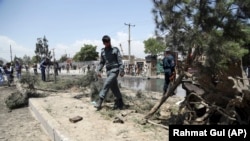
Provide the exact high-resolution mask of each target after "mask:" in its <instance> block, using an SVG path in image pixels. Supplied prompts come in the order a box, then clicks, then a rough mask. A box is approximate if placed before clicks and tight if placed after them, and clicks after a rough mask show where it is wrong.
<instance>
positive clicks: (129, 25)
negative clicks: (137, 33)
mask: <svg viewBox="0 0 250 141" xmlns="http://www.w3.org/2000/svg"><path fill="white" fill-rule="evenodd" d="M124 24H125V25H127V26H128V57H129V64H131V57H130V55H131V54H130V42H131V40H130V27H131V26H134V27H135V25H131V24H127V23H124Z"/></svg>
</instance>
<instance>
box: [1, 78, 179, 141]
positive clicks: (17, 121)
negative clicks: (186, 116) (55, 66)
mask: <svg viewBox="0 0 250 141" xmlns="http://www.w3.org/2000/svg"><path fill="white" fill-rule="evenodd" d="M47 83H48V82H47ZM15 90H16V88H15V86H11V87H7V86H0V141H50V139H49V137H48V136H47V134H46V133H45V132H44V131H43V130H42V128H41V125H40V123H39V122H38V121H37V120H36V119H35V118H34V117H33V115H31V113H30V111H29V108H28V107H24V108H19V109H15V110H12V111H11V112H10V111H9V110H8V109H7V108H6V105H5V103H4V99H5V98H6V97H7V96H8V95H10V94H11V92H14V91H15ZM121 92H122V94H126V95H130V96H132V97H135V95H136V93H137V91H135V90H130V89H127V88H121ZM87 93H89V90H86V91H84V92H83V97H81V98H77V99H76V98H74V96H76V95H79V94H82V90H81V91H80V90H79V89H78V88H72V89H69V90H67V91H65V93H62V92H60V93H51V95H50V96H48V97H45V98H39V99H38V98H37V99H38V100H40V103H41V105H42V106H43V108H44V109H45V110H47V112H48V113H49V114H50V115H51V116H52V117H53V118H54V119H56V121H58V123H59V124H60V125H62V127H63V128H64V129H67V131H68V132H69V133H70V134H71V135H72V136H73V137H75V138H76V139H78V140H83V139H84V140H96V141H116V140H120V141H134V140H138V141H151V140H154V141H163V140H164V141H168V130H167V129H165V128H162V127H160V126H155V125H152V124H150V123H145V122H144V121H143V116H144V114H142V113H140V112H138V109H137V108H135V107H136V106H137V104H138V105H141V104H143V102H144V101H143V100H141V102H142V103H136V102H135V101H134V99H130V100H128V99H127V100H126V101H125V104H126V105H128V107H127V108H125V109H124V110H117V111H113V110H110V109H111V107H112V104H113V103H112V102H111V103H108V102H106V103H104V108H103V109H102V110H101V111H96V109H95V108H94V107H93V104H92V101H91V100H90V97H89V96H84V94H87ZM142 93H143V94H145V95H147V96H148V98H149V99H150V101H151V102H152V103H156V102H158V100H159V99H160V97H161V94H160V93H156V92H142ZM181 100H182V98H180V97H178V96H172V97H170V98H169V99H168V100H167V102H165V104H164V105H163V106H162V108H161V111H160V112H159V114H161V116H162V117H163V118H166V117H169V116H170V113H171V112H172V111H171V110H176V106H177V105H176V103H177V102H179V101H181ZM131 101H133V102H132V103H131ZM173 107H174V108H173ZM75 116H81V117H83V119H82V120H81V121H79V122H77V123H71V122H70V121H69V118H72V117H75ZM120 120H122V121H123V123H120ZM161 121H163V120H158V121H154V122H156V123H158V122H161ZM167 124H168V123H167V122H166V123H165V125H166V126H167Z"/></svg>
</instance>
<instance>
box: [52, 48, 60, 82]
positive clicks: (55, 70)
mask: <svg viewBox="0 0 250 141" xmlns="http://www.w3.org/2000/svg"><path fill="white" fill-rule="evenodd" d="M51 50H53V58H54V61H53V62H54V82H55V83H56V72H57V69H58V68H55V67H57V66H56V58H55V48H53V49H51Z"/></svg>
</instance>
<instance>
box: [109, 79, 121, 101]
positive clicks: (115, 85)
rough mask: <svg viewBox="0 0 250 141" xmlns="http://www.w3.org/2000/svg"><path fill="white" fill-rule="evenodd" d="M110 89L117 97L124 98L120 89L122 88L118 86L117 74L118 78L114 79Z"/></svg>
mask: <svg viewBox="0 0 250 141" xmlns="http://www.w3.org/2000/svg"><path fill="white" fill-rule="evenodd" d="M110 89H111V91H112V92H113V94H114V96H115V97H116V99H121V98H122V94H121V91H120V89H119V87H118V81H117V75H116V78H115V79H114V81H113V83H112V84H111V86H110Z"/></svg>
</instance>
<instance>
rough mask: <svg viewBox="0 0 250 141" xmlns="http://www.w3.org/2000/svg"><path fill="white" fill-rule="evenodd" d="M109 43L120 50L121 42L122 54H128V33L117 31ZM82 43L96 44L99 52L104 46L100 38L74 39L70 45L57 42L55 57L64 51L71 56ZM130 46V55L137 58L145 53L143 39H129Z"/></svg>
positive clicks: (57, 57) (78, 49)
mask: <svg viewBox="0 0 250 141" xmlns="http://www.w3.org/2000/svg"><path fill="white" fill-rule="evenodd" d="M111 43H112V45H113V46H116V47H118V48H119V49H120V50H121V48H120V44H121V46H122V49H123V52H124V54H126V55H128V34H127V33H124V32H118V33H117V35H116V36H114V37H111ZM84 44H91V45H94V46H97V49H96V51H97V52H100V50H101V48H103V47H104V46H103V43H102V41H101V40H88V39H83V40H76V41H75V42H74V43H72V44H70V45H65V44H57V45H56V46H55V51H56V52H55V54H56V59H59V58H60V57H61V56H62V55H64V54H65V53H66V54H67V55H69V56H70V57H73V56H74V55H75V53H76V52H78V51H80V48H81V47H82V46H83V45H84ZM130 47H131V50H130V53H131V55H135V56H136V57H138V58H145V56H146V55H145V53H144V44H143V41H139V40H133V39H131V42H130Z"/></svg>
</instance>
